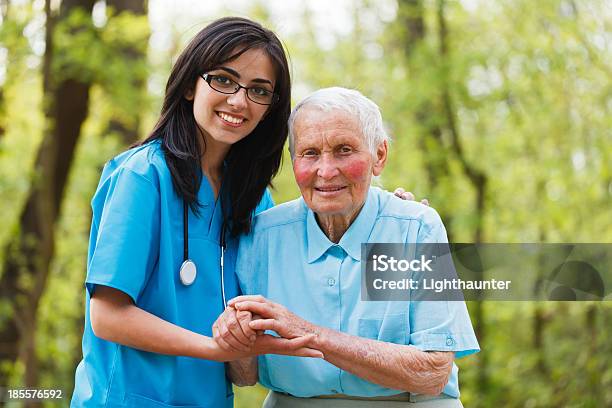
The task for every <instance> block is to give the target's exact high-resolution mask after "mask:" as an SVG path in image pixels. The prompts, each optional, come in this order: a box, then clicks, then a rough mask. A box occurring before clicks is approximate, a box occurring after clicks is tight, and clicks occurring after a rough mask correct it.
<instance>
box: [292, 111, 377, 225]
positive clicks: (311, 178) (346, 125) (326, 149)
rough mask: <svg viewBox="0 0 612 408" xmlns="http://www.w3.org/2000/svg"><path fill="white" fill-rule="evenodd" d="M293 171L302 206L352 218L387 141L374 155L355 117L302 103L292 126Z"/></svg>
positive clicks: (318, 212)
mask: <svg viewBox="0 0 612 408" xmlns="http://www.w3.org/2000/svg"><path fill="white" fill-rule="evenodd" d="M293 134H294V138H295V141H294V143H295V156H294V158H293V172H294V175H295V180H296V181H297V184H298V186H299V188H300V192H301V193H302V197H304V200H305V202H306V205H308V207H309V208H310V209H312V210H313V211H314V212H315V213H316V214H317V215H318V216H319V217H321V216H341V217H343V218H344V219H346V220H348V221H349V222H352V220H353V219H354V218H355V217H356V215H357V214H358V213H359V210H360V209H361V207H362V206H363V203H364V202H365V200H366V197H367V193H368V189H369V187H370V181H371V179H372V175H374V176H378V175H380V173H381V172H382V170H383V168H384V165H385V161H386V158H387V143H386V142H383V143H381V144H380V145H379V146H378V148H377V151H376V154H375V155H374V156H373V155H372V152H371V151H370V150H369V148H368V145H367V143H366V140H365V137H364V136H363V134H362V132H361V129H360V126H359V121H358V120H357V119H356V118H354V117H352V116H351V115H350V114H348V113H346V112H343V111H337V110H336V111H330V112H324V111H322V110H320V109H316V108H308V107H304V108H302V110H301V111H300V112H299V114H298V116H297V118H296V120H295V123H294V127H293Z"/></svg>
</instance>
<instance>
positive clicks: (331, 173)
mask: <svg viewBox="0 0 612 408" xmlns="http://www.w3.org/2000/svg"><path fill="white" fill-rule="evenodd" d="M339 173H340V172H339V170H338V166H337V163H336V160H335V158H334V157H333V154H329V153H323V154H322V155H321V159H320V160H319V168H318V169H317V176H318V177H321V178H322V179H324V180H331V179H333V178H334V177H336V176H337V175H338V174H339Z"/></svg>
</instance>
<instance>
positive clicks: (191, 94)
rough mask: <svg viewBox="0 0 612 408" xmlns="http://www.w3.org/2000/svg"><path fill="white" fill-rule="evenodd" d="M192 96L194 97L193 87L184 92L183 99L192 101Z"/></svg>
mask: <svg viewBox="0 0 612 408" xmlns="http://www.w3.org/2000/svg"><path fill="white" fill-rule="evenodd" d="M194 97H195V92H194V91H193V88H192V89H189V90H187V92H185V99H187V100H188V101H193V98H194Z"/></svg>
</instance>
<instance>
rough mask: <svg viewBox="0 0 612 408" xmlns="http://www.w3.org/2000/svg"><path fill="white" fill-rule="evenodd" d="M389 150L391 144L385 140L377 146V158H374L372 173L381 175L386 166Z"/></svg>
mask: <svg viewBox="0 0 612 408" xmlns="http://www.w3.org/2000/svg"><path fill="white" fill-rule="evenodd" d="M388 150H389V144H388V143H387V141H386V140H385V141H384V142H382V143H381V144H379V145H378V147H377V148H376V159H375V160H374V165H373V166H372V174H374V175H375V176H380V174H381V173H382V171H383V169H384V168H385V164H386V163H387V152H388Z"/></svg>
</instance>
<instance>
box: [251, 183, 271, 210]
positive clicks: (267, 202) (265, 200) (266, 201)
mask: <svg viewBox="0 0 612 408" xmlns="http://www.w3.org/2000/svg"><path fill="white" fill-rule="evenodd" d="M272 207H274V200H273V199H272V194H270V190H269V189H267V188H266V191H265V192H264V195H263V197H262V198H261V201H260V202H259V204H257V207H256V208H255V215H257V214H259V213H260V212H263V211H266V210H267V209H269V208H272Z"/></svg>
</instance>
